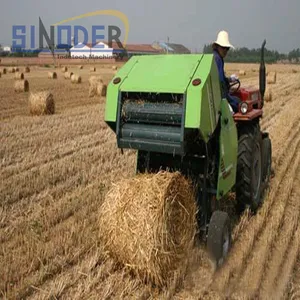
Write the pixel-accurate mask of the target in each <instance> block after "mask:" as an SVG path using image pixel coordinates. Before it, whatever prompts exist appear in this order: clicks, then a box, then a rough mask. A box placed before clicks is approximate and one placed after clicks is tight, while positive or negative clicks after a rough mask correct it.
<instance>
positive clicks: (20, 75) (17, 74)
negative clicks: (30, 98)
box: [15, 72, 24, 80]
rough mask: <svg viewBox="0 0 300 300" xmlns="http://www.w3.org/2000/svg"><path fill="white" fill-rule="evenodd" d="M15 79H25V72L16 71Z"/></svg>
mask: <svg viewBox="0 0 300 300" xmlns="http://www.w3.org/2000/svg"><path fill="white" fill-rule="evenodd" d="M15 79H16V80H19V79H22V80H23V79H24V74H23V73H19V72H16V73H15Z"/></svg>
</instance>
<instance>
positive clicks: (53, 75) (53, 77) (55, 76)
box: [48, 72, 57, 79]
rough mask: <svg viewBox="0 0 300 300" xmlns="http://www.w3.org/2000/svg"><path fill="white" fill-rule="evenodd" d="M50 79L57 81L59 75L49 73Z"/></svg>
mask: <svg viewBox="0 0 300 300" xmlns="http://www.w3.org/2000/svg"><path fill="white" fill-rule="evenodd" d="M48 78H49V79H57V73H56V72H48Z"/></svg>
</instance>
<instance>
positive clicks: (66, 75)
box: [65, 72, 73, 79]
mask: <svg viewBox="0 0 300 300" xmlns="http://www.w3.org/2000/svg"><path fill="white" fill-rule="evenodd" d="M72 75H73V72H65V79H71V77H72Z"/></svg>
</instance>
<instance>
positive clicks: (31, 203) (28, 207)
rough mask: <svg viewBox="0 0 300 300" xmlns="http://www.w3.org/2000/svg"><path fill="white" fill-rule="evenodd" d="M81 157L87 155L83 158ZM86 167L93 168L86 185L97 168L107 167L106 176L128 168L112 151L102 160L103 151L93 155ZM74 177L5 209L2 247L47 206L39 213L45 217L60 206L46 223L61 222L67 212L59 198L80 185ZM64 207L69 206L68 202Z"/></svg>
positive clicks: (1, 229)
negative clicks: (114, 169) (115, 170)
mask: <svg viewBox="0 0 300 300" xmlns="http://www.w3.org/2000/svg"><path fill="white" fill-rule="evenodd" d="M88 151H89V153H93V149H89V150H88ZM85 157H87V156H86V155H85ZM126 157H127V158H129V159H132V158H133V156H132V155H131V153H127V155H126ZM111 162H113V164H111ZM86 165H87V166H89V165H91V166H92V165H93V168H92V169H90V170H89V171H88V174H86V175H85V176H86V177H87V182H86V183H88V182H90V181H92V180H93V179H97V174H99V170H101V169H102V170H106V169H107V168H110V171H109V173H106V174H110V173H115V172H112V171H111V169H112V168H113V166H115V167H118V168H119V170H123V169H124V168H126V167H127V166H128V164H127V165H126V164H124V163H123V160H121V159H120V154H118V153H117V152H116V151H112V152H111V153H110V155H109V156H106V157H104V156H103V152H101V151H100V152H99V154H98V155H94V156H93V157H92V159H89V160H88V161H87V162H86ZM76 174H77V173H76ZM76 174H75V175H74V176H75V179H76V176H77V175H76ZM74 176H73V177H72V176H71V175H70V174H69V176H67V178H66V179H64V180H62V181H61V183H60V185H55V186H53V187H51V188H50V187H46V190H47V192H46V194H45V195H44V196H41V197H27V198H22V199H21V200H20V201H17V202H16V203H14V204H13V205H11V206H10V207H9V208H6V207H5V211H4V214H3V216H4V217H5V216H6V217H7V218H6V219H7V220H6V221H5V220H4V223H3V224H2V225H1V224H0V225H1V226H0V237H1V238H0V242H1V243H2V244H3V243H4V242H6V241H8V240H10V239H11V237H13V236H14V235H15V234H17V233H19V232H20V230H21V231H22V230H24V228H26V224H28V223H30V222H34V220H35V218H37V216H38V215H39V212H40V213H41V214H42V212H43V210H46V209H47V207H49V209H48V210H47V211H46V212H44V213H43V215H45V216H47V215H48V214H49V213H50V212H51V211H52V208H57V207H59V205H60V204H61V205H62V207H61V209H59V210H57V212H56V213H55V214H54V215H53V216H48V218H47V219H49V221H48V222H51V223H55V220H57V219H58V220H60V219H61V215H68V211H69V210H68V209H67V207H65V206H64V203H61V202H62V199H63V198H61V197H62V196H63V195H64V194H67V193H70V192H72V191H73V190H75V191H76V189H77V188H80V186H79V187H78V186H75V185H74V182H75V179H74ZM106 177H107V175H102V176H101V179H102V180H103V182H105V178H106ZM84 186H85V182H83V183H82V184H81V187H84ZM40 193H42V191H40ZM35 199H36V200H35ZM67 204H70V205H71V204H72V203H67ZM73 205H75V204H72V207H70V209H71V211H74V209H75V207H73ZM67 206H68V205H67ZM24 217H25V218H24Z"/></svg>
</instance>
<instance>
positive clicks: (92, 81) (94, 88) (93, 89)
mask: <svg viewBox="0 0 300 300" xmlns="http://www.w3.org/2000/svg"><path fill="white" fill-rule="evenodd" d="M99 84H103V80H102V77H101V76H91V77H90V78H89V86H90V88H89V97H94V96H95V95H97V93H98V85H99Z"/></svg>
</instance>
